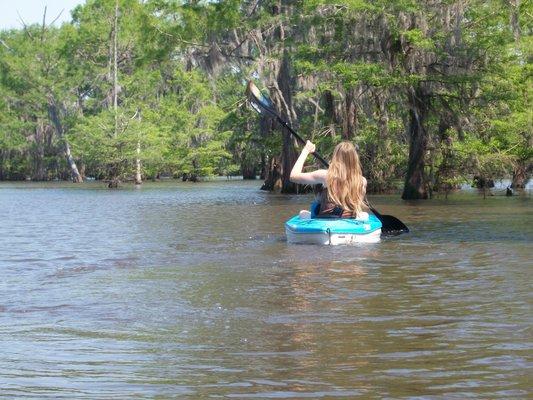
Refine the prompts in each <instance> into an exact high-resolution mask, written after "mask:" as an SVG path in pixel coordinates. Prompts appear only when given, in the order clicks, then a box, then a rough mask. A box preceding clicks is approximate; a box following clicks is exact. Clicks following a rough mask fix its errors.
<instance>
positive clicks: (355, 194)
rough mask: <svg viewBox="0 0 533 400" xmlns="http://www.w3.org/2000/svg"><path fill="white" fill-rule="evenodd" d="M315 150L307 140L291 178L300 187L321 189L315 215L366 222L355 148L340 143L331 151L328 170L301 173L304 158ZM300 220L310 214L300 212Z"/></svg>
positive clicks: (362, 183)
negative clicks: (318, 186) (310, 186)
mask: <svg viewBox="0 0 533 400" xmlns="http://www.w3.org/2000/svg"><path fill="white" fill-rule="evenodd" d="M314 151H315V145H314V144H313V143H311V142H310V141H307V143H306V144H305V147H304V148H303V150H302V153H301V154H300V156H299V157H298V160H296V163H295V164H294V167H293V168H292V171H291V176H290V179H291V182H294V183H300V184H303V185H316V184H322V185H323V186H324V189H323V190H322V192H321V193H320V194H319V199H318V200H319V202H320V209H319V211H318V212H317V216H318V217H342V218H359V219H367V218H368V213H366V212H364V211H363V206H364V198H365V194H366V179H365V177H364V176H363V174H362V171H361V163H360V162H359V155H358V154H357V151H356V150H355V146H354V145H353V144H352V143H350V142H341V143H339V144H338V145H337V146H336V147H335V150H333V157H332V158H331V163H330V164H329V168H328V169H318V170H316V171H313V172H302V169H303V166H304V163H305V160H306V158H307V156H308V155H309V154H310V153H314ZM300 217H302V218H310V217H311V214H310V213H309V211H306V210H302V211H301V212H300Z"/></svg>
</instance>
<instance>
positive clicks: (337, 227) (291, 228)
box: [285, 215, 382, 245]
mask: <svg viewBox="0 0 533 400" xmlns="http://www.w3.org/2000/svg"><path fill="white" fill-rule="evenodd" d="M381 226H382V225H381V221H380V220H379V219H378V218H377V217H376V216H375V215H369V217H368V219H366V220H359V219H352V218H310V219H302V218H300V216H299V215H295V216H294V217H292V218H291V219H289V220H288V221H287V222H285V232H286V234H287V242H289V243H306V244H321V245H326V244H327V245H339V244H355V243H376V242H379V241H380V237H381Z"/></svg>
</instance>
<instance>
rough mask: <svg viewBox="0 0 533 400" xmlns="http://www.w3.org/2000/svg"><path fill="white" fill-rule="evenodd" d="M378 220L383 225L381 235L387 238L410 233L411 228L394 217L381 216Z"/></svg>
mask: <svg viewBox="0 0 533 400" xmlns="http://www.w3.org/2000/svg"><path fill="white" fill-rule="evenodd" d="M378 218H379V220H380V221H381V224H382V225H383V226H382V228H381V233H382V234H383V235H385V236H398V235H401V234H402V233H409V228H408V227H407V226H406V225H405V224H404V223H403V222H402V221H400V220H399V219H398V218H396V217H393V216H392V215H379V217H378Z"/></svg>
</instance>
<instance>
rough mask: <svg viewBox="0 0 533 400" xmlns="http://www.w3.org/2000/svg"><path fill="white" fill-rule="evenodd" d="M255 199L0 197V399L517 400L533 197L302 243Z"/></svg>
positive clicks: (423, 208) (268, 203)
mask: <svg viewBox="0 0 533 400" xmlns="http://www.w3.org/2000/svg"><path fill="white" fill-rule="evenodd" d="M257 187H258V183H257V182H237V181H230V182H211V183H201V184H197V185H189V184H181V183H179V184H178V183H171V184H170V183H169V184H145V185H144V186H143V187H142V188H141V189H138V190H134V189H131V188H127V187H126V188H125V189H122V190H115V191H113V190H107V189H103V187H101V186H99V185H90V184H87V185H82V186H73V185H68V184H55V185H53V184H50V185H31V184H2V185H0V224H1V225H0V397H1V398H16V397H34V398H46V397H50V398H60V397H64V398H69V399H71V398H90V399H99V398H102V399H112V398H132V397H134V398H161V399H163V398H210V397H213V398H220V397H222V398H247V399H250V398H321V397H322V398H334V397H339V398H358V397H360V398H442V399H444V398H461V399H462V398H466V397H469V398H483V399H486V398H498V399H500V398H528V397H529V398H531V396H532V392H531V383H530V381H531V376H532V372H533V370H532V360H531V356H532V348H533V344H532V331H531V329H532V320H533V317H532V310H531V287H532V278H531V276H532V274H531V271H532V261H531V253H532V251H531V248H532V247H531V242H532V239H533V229H532V224H533V218H532V208H531V201H530V197H527V196H522V197H518V196H517V197H513V198H506V197H504V196H494V197H489V198H487V199H486V200H483V199H482V198H480V197H478V196H477V195H476V194H475V193H463V194H456V195H453V196H451V197H450V198H449V199H448V200H445V199H437V200H432V201H425V202H416V203H406V202H401V201H400V200H399V199H398V198H397V196H393V197H386V196H383V197H374V198H372V200H373V202H374V204H375V206H376V208H378V210H380V211H382V212H384V213H386V214H392V215H395V216H397V217H399V218H400V219H402V220H403V221H404V222H406V223H407V224H408V225H409V227H410V228H411V230H412V233H410V234H409V235H404V236H401V237H397V238H393V239H387V240H383V241H382V242H381V243H379V244H372V245H359V246H354V247H317V246H305V245H288V244H287V243H286V242H285V241H284V228H283V222H284V220H286V219H287V218H288V217H289V216H291V215H292V214H294V213H296V212H297V211H298V210H299V209H301V208H305V207H307V205H308V203H309V202H310V200H311V198H310V197H308V196H300V197H297V196H294V197H287V196H277V195H272V194H267V193H264V192H260V191H259V190H257Z"/></svg>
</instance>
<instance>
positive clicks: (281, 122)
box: [276, 115, 329, 168]
mask: <svg viewBox="0 0 533 400" xmlns="http://www.w3.org/2000/svg"><path fill="white" fill-rule="evenodd" d="M276 117H277V120H278V122H279V123H280V124H281V125H283V126H284V127H285V128H287V130H288V131H289V132H290V133H291V134H292V135H293V136H294V137H295V138H296V139H297V140H298V141H299V142H300V143H301V144H302V145H304V146H305V143H306V142H305V140H304V139H303V138H302V137H301V136H300V135H298V134H297V133H296V131H295V130H294V129H292V128H291V126H290V125H289V124H288V123H286V122H285V121H284V120H282V119H281V117H279V116H278V115H276ZM311 154H312V155H313V157H315V158H316V159H317V160H318V161H320V162H321V163H322V165H323V166H324V167H326V168H329V163H328V162H327V161H326V160H324V158H323V157H322V156H321V155H320V154H318V153H317V152H316V151H315V152H313V153H311Z"/></svg>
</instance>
